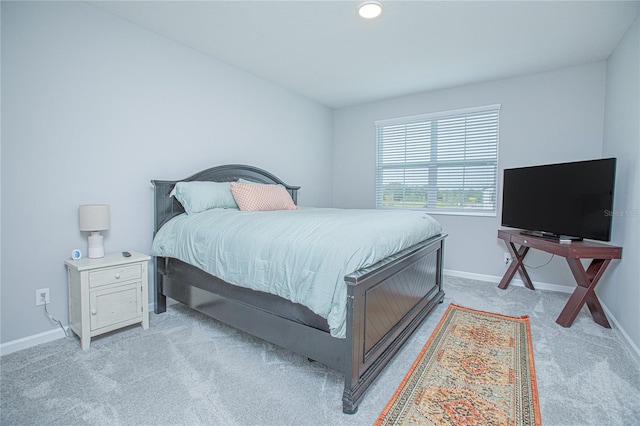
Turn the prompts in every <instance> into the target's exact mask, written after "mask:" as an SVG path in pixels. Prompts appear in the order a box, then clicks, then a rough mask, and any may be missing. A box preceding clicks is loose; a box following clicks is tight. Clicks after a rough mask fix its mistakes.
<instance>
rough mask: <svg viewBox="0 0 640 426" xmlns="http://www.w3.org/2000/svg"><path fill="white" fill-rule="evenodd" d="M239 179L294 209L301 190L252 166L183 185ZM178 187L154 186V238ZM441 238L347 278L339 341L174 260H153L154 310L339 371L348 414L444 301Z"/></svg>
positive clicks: (174, 204) (174, 209)
mask: <svg viewBox="0 0 640 426" xmlns="http://www.w3.org/2000/svg"><path fill="white" fill-rule="evenodd" d="M238 179H246V180H249V181H253V182H258V183H268V184H281V185H284V186H285V188H286V189H287V191H288V192H289V193H290V194H291V197H292V198H293V201H294V202H296V203H297V190H298V189H299V187H296V186H290V185H287V184H285V183H284V182H282V181H281V180H280V179H278V178H277V177H276V176H274V175H272V174H271V173H269V172H266V171H264V170H261V169H258V168H256V167H252V166H246V165H237V164H234V165H225V166H219V167H213V168H211V169H208V170H205V171H202V172H200V173H197V174H195V175H193V176H191V177H188V178H186V179H183V180H181V181H213V182H232V181H236V180H238ZM176 182H178V181H162V180H153V181H152V183H153V185H154V188H155V189H154V191H155V224H154V236H155V233H156V232H157V231H158V230H159V229H160V227H161V226H162V225H163V224H164V223H165V222H166V221H168V220H169V219H171V218H172V217H174V216H176V215H178V214H180V213H182V212H184V209H183V208H182V206H181V205H180V203H179V202H178V201H176V200H175V198H174V197H170V195H169V193H170V192H171V190H172V189H173V187H174V185H175V184H176ZM445 237H446V235H444V234H442V235H438V236H436V237H433V238H430V239H428V240H426V241H423V242H421V243H419V244H417V245H415V246H413V247H411V248H409V249H407V250H404V251H402V252H401V253H398V254H396V255H394V256H391V257H389V258H387V259H384V260H383V261H381V262H378V263H377V264H375V265H373V266H371V267H368V268H364V269H361V270H358V271H354V272H353V273H351V274H349V275H347V276H346V277H345V282H346V285H347V294H348V295H347V297H348V299H347V335H346V338H345V339H338V338H335V337H332V336H331V335H330V334H329V333H328V332H326V331H322V330H319V329H318V328H314V327H311V326H308V325H304V324H301V323H300V322H296V321H294V320H291V319H288V318H285V317H283V316H280V315H274V314H273V313H269V312H266V311H265V310H263V309H259V308H256V307H254V306H250V305H248V304H246V303H242V302H238V301H237V300H234V298H233V297H229V296H228V294H227V293H225V292H224V291H221V290H220V285H230V284H227V283H225V282H224V281H222V280H220V279H219V278H217V277H214V276H213V275H210V274H207V273H206V272H204V271H202V270H200V269H198V268H196V267H193V266H191V265H188V264H186V263H184V262H181V261H179V260H177V259H173V258H164V257H156V258H154V265H153V266H154V285H155V291H154V295H155V296H154V302H155V312H156V313H161V312H165V311H166V297H170V298H172V299H174V300H177V301H179V302H181V303H183V304H185V305H188V306H190V307H191V308H193V309H195V310H197V311H200V312H202V313H204V314H205V315H208V316H210V317H213V318H215V319H217V320H219V321H221V322H223V323H225V324H228V325H231V326H233V327H236V328H238V329H240V330H243V331H245V332H247V333H250V334H252V335H254V336H257V337H259V338H261V339H264V340H266V341H268V342H271V343H273V344H275V345H278V346H281V347H283V348H285V349H288V350H290V351H292V352H295V353H297V354H300V355H302V356H306V357H308V358H310V359H312V360H316V361H318V362H321V363H323V364H326V365H327V366H329V367H331V368H334V369H336V370H339V371H342V372H343V373H344V376H345V384H344V393H343V397H342V403H343V405H342V410H343V412H344V413H347V414H353V413H355V412H356V411H357V409H358V405H359V403H360V401H361V400H362V397H363V396H364V393H365V391H366V390H367V388H368V387H369V386H370V385H371V384H372V382H373V381H374V379H375V378H376V377H377V376H378V374H380V372H381V371H382V370H383V369H384V367H385V366H386V365H387V364H388V363H389V361H390V360H391V359H392V358H393V356H394V355H395V353H396V352H397V351H398V350H399V349H400V347H401V346H402V344H403V343H404V342H405V341H406V340H407V339H408V338H409V336H410V335H411V333H412V332H413V331H414V330H415V329H416V328H417V327H418V326H419V325H420V324H421V323H422V321H423V320H424V319H425V318H426V316H427V315H428V314H429V312H431V310H433V309H434V308H435V307H436V306H437V304H438V303H442V299H443V297H444V292H443V291H442V265H443V252H444V239H445ZM283 300H284V299H283ZM286 303H289V302H286Z"/></svg>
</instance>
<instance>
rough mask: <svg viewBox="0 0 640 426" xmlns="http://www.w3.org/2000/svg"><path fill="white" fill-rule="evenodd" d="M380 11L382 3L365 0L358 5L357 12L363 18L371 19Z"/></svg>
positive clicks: (378, 14)
mask: <svg viewBox="0 0 640 426" xmlns="http://www.w3.org/2000/svg"><path fill="white" fill-rule="evenodd" d="M381 13H382V3H380V2H378V1H366V2H364V3H361V4H360V6H358V14H359V15H360V16H362V17H363V18H365V19H373V18H377V17H378V16H380V14H381Z"/></svg>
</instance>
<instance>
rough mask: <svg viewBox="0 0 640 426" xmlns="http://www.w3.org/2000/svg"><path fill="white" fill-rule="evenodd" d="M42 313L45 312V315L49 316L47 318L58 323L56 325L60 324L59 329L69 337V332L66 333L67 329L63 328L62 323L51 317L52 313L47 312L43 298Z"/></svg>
mask: <svg viewBox="0 0 640 426" xmlns="http://www.w3.org/2000/svg"><path fill="white" fill-rule="evenodd" d="M44 313H45V314H47V317H49V319H50V320H51V321H53V322H55V323H56V324H58V325H59V326H60V328H61V329H62V331H63V332H64V335H65V337H69V334H67V330H65V329H64V327H63V325H62V323H61V322H60V321H59V320H57V319H55V318H54V317H53V315H51V314H50V313H49V311H48V310H47V301H46V300H45V302H44Z"/></svg>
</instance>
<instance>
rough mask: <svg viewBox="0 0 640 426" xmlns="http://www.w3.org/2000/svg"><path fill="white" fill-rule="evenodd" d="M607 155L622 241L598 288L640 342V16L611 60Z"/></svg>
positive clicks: (618, 239)
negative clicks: (619, 253) (612, 166)
mask: <svg viewBox="0 0 640 426" xmlns="http://www.w3.org/2000/svg"><path fill="white" fill-rule="evenodd" d="M603 155H604V156H607V157H617V158H618V162H617V169H616V170H617V173H616V193H615V196H614V212H615V215H614V217H613V238H612V242H613V243H615V244H617V245H620V246H622V260H621V261H620V262H615V263H614V264H613V265H612V266H611V267H610V268H611V270H610V271H608V274H607V276H606V278H608V279H606V280H605V281H604V282H603V283H601V284H599V285H598V287H596V293H597V294H598V295H599V296H600V297H601V299H602V301H603V302H604V304H605V305H606V306H607V307H608V308H609V310H610V311H611V312H612V313H613V314H614V315H615V317H616V319H617V320H618V322H619V323H620V326H621V327H622V328H623V329H624V330H625V331H626V332H627V334H628V335H629V338H630V339H631V340H632V341H633V342H634V343H635V345H636V350H638V348H639V347H640V327H639V325H640V310H639V309H638V307H640V285H638V260H640V238H639V236H640V168H639V166H638V165H639V164H640V18H638V19H636V21H635V23H634V24H633V25H632V26H631V28H630V29H629V31H628V32H627V34H626V35H625V37H624V38H623V39H622V40H621V41H620V43H619V44H618V46H617V47H616V50H615V51H614V52H613V54H612V55H611V57H610V58H609V61H608V65H607V96H606V102H605V121H604V145H603Z"/></svg>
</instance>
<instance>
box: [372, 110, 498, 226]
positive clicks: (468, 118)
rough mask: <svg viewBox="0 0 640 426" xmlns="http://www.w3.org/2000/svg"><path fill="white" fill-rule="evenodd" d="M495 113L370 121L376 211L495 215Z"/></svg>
mask: <svg viewBox="0 0 640 426" xmlns="http://www.w3.org/2000/svg"><path fill="white" fill-rule="evenodd" d="M499 112H500V105H490V106H484V107H477V108H469V109H464V110H457V111H447V112H442V113H436V114H427V115H419V116H412V117H402V118H397V119H391V120H382V121H376V123H375V124H376V141H377V155H376V207H379V208H410V209H426V210H427V211H430V212H432V213H447V212H451V213H454V212H460V213H470V214H473V213H475V214H486V215H495V214H496V193H497V188H496V186H497V171H498V121H499Z"/></svg>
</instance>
